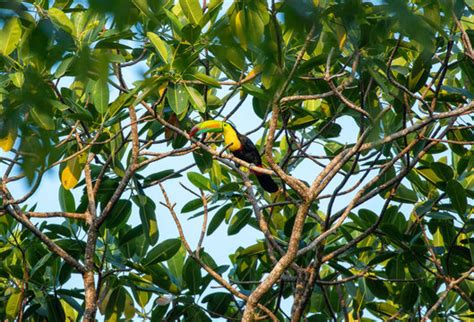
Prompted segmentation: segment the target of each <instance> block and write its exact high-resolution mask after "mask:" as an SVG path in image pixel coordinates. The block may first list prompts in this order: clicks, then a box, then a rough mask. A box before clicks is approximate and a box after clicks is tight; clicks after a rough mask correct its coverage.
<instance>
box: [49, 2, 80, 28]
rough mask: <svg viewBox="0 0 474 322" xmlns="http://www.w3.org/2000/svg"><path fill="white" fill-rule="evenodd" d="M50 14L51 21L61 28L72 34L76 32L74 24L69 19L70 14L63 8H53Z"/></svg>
mask: <svg viewBox="0 0 474 322" xmlns="http://www.w3.org/2000/svg"><path fill="white" fill-rule="evenodd" d="M48 16H49V18H50V19H51V21H52V22H53V23H54V24H55V25H56V26H58V27H59V28H61V29H63V30H64V31H66V32H67V33H69V34H71V35H75V34H76V28H74V24H73V23H72V21H71V20H69V18H68V16H67V15H66V14H65V13H64V12H63V11H62V10H60V9H58V8H51V9H49V10H48Z"/></svg>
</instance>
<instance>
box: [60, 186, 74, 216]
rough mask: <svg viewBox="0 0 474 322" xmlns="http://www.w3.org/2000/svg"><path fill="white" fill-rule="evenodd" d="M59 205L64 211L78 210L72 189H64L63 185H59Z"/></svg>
mask: <svg viewBox="0 0 474 322" xmlns="http://www.w3.org/2000/svg"><path fill="white" fill-rule="evenodd" d="M59 205H60V206H61V210H62V211H66V212H74V211H75V210H76V205H75V202H74V196H73V195H72V193H71V191H69V190H66V189H64V188H63V186H60V187H59Z"/></svg>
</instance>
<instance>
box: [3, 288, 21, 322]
mask: <svg viewBox="0 0 474 322" xmlns="http://www.w3.org/2000/svg"><path fill="white" fill-rule="evenodd" d="M20 301H21V293H20V290H17V289H15V290H14V291H13V293H12V294H11V295H10V296H9V297H8V301H7V303H6V306H5V313H6V318H7V319H8V320H10V321H14V320H15V319H16V317H17V315H18V309H19V308H20Z"/></svg>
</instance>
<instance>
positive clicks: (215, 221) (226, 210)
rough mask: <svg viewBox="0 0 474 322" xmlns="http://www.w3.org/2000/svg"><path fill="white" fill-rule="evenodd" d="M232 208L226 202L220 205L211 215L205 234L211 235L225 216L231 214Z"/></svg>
mask: <svg viewBox="0 0 474 322" xmlns="http://www.w3.org/2000/svg"><path fill="white" fill-rule="evenodd" d="M232 211H234V208H233V207H232V204H227V205H224V206H223V207H221V208H220V209H219V210H217V212H216V213H215V214H214V216H212V219H211V221H210V223H209V226H208V227H207V236H209V235H211V234H212V233H213V232H214V231H215V230H216V229H217V228H218V227H219V226H220V225H221V224H222V222H223V221H224V219H225V218H226V217H227V216H231V215H232Z"/></svg>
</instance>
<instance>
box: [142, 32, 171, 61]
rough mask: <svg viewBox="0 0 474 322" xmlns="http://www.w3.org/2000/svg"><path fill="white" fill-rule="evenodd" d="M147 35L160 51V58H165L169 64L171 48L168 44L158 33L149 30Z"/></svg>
mask: <svg viewBox="0 0 474 322" xmlns="http://www.w3.org/2000/svg"><path fill="white" fill-rule="evenodd" d="M146 35H147V37H148V39H150V41H151V43H152V44H153V46H154V47H155V48H156V50H157V51H158V55H160V58H161V59H162V60H163V62H164V63H165V64H169V63H170V56H171V50H170V49H169V47H168V45H167V44H166V43H165V42H164V41H163V40H162V39H161V38H160V36H158V35H157V34H155V33H153V32H147V33H146Z"/></svg>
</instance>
